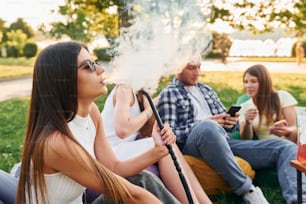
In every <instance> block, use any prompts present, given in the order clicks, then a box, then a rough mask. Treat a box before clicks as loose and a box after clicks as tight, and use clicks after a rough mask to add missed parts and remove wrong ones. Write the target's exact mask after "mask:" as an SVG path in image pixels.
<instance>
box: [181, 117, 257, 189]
mask: <svg viewBox="0 0 306 204" xmlns="http://www.w3.org/2000/svg"><path fill="white" fill-rule="evenodd" d="M226 137H227V133H226V132H225V131H224V129H223V128H222V127H221V126H220V125H218V124H217V123H216V122H215V121H212V120H205V121H202V122H201V123H199V124H197V125H195V127H193V129H192V130H191V132H190V133H189V135H188V137H187V140H186V144H185V146H184V148H183V154H188V155H192V156H195V157H198V158H202V159H204V160H205V161H206V162H207V163H208V164H209V165H210V166H211V167H212V168H213V169H215V170H216V171H217V172H218V173H219V174H220V175H221V176H222V177H223V178H224V180H225V181H227V182H228V184H229V185H230V186H231V188H232V189H233V191H234V193H235V194H237V195H243V194H245V193H246V192H248V191H249V190H250V188H251V186H252V181H251V179H250V178H249V177H247V176H245V175H244V173H243V171H242V170H241V168H240V167H239V165H238V163H237V162H236V160H235V158H234V155H233V153H232V151H231V149H230V147H229V145H228V143H227V140H226Z"/></svg>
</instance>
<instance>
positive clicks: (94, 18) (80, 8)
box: [40, 0, 118, 43]
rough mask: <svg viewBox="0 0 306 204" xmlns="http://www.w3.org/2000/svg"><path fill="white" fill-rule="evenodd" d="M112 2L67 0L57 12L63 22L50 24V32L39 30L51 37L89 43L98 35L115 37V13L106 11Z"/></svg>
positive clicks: (116, 25) (116, 21) (116, 27)
mask: <svg viewBox="0 0 306 204" xmlns="http://www.w3.org/2000/svg"><path fill="white" fill-rule="evenodd" d="M110 6H113V4H112V1H96V0H89V1H83V0H69V1H68V0H67V1H66V4H65V5H64V6H59V10H58V11H57V12H58V13H59V14H60V15H62V16H64V17H65V18H66V20H65V21H61V22H53V23H51V26H52V28H51V30H48V29H47V28H46V27H43V26H41V27H40V30H41V31H43V32H44V33H48V34H50V35H51V36H52V37H55V38H61V37H63V36H65V35H66V36H69V37H70V38H71V39H74V40H79V41H83V42H86V43H88V42H91V41H92V40H93V39H94V38H95V37H96V36H97V35H98V34H104V35H106V36H111V37H115V36H117V35H118V19H117V13H111V12H110V11H109V10H108V9H109V7H110Z"/></svg>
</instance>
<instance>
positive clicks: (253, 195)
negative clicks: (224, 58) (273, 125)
mask: <svg viewBox="0 0 306 204" xmlns="http://www.w3.org/2000/svg"><path fill="white" fill-rule="evenodd" d="M200 66H201V59H200V58H197V59H196V60H195V59H191V60H190V61H189V62H188V63H187V64H185V66H184V67H183V69H182V70H180V73H178V74H177V75H176V77H174V79H173V81H172V83H171V84H170V85H169V86H168V87H166V88H165V89H164V90H162V92H161V94H160V98H159V102H158V111H159V114H160V117H161V119H162V121H163V122H165V123H168V124H169V125H170V126H171V127H172V129H173V131H174V133H175V134H176V136H177V144H178V146H179V147H180V149H181V150H182V152H183V154H188V155H192V156H195V157H198V158H202V159H204V160H205V161H206V162H207V163H208V164H209V165H210V166H211V167H212V168H214V169H215V170H216V171H217V172H218V173H219V174H220V175H221V176H222V177H223V178H224V180H226V181H227V182H228V184H229V185H230V186H231V188H232V189H233V192H234V193H235V194H237V195H239V196H242V197H243V199H244V201H246V203H254V204H258V203H261V204H263V203H268V201H267V200H266V199H265V197H264V195H263V193H262V191H261V190H260V188H259V187H255V186H254V185H253V184H252V181H251V180H250V178H249V177H247V176H246V175H245V174H244V173H243V171H242V170H241V169H240V167H239V165H238V164H237V162H236V160H235V159H234V155H236V156H239V157H241V158H243V159H245V160H247V161H248V162H249V163H250V164H251V166H252V167H253V168H254V169H256V170H257V169H262V168H271V167H272V168H276V169H277V172H278V177H279V178H281V179H279V181H280V185H281V188H282V193H283V197H284V199H285V200H286V202H287V203H288V204H291V203H294V202H295V201H296V198H297V195H296V193H297V192H296V171H295V170H294V168H292V167H291V166H290V164H289V162H290V160H292V159H295V158H296V152H297V145H296V144H294V143H292V142H289V141H286V140H278V139H274V140H237V139H231V138H230V137H229V136H228V132H230V131H232V130H234V129H235V128H236V126H237V121H238V117H239V113H237V114H236V115H235V117H231V116H230V115H229V114H227V113H226V109H225V107H224V105H223V104H222V102H221V101H220V99H219V98H218V96H217V94H216V93H215V91H214V90H213V89H212V88H211V87H209V86H208V85H205V84H201V83H198V78H199V75H200V72H201V70H200ZM203 173H205V172H203ZM305 185H306V184H305ZM304 194H305V193H304ZM305 195H306V194H305ZM304 200H306V197H304Z"/></svg>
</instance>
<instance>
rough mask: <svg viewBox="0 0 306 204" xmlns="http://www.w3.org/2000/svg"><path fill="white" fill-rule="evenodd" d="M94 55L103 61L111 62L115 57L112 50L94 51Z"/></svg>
mask: <svg viewBox="0 0 306 204" xmlns="http://www.w3.org/2000/svg"><path fill="white" fill-rule="evenodd" d="M94 53H95V55H96V56H97V58H98V59H99V60H101V61H110V60H111V59H112V58H113V57H114V54H113V52H112V49H111V48H97V49H94Z"/></svg>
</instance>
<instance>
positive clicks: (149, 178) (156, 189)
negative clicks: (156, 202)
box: [127, 170, 180, 204]
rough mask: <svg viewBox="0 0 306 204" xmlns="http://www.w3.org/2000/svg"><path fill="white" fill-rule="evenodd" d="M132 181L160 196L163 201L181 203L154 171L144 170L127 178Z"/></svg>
mask: <svg viewBox="0 0 306 204" xmlns="http://www.w3.org/2000/svg"><path fill="white" fill-rule="evenodd" d="M127 180H128V181H130V182H131V183H133V184H135V185H137V186H141V187H143V188H145V189H147V190H148V191H150V192H151V193H152V194H154V195H155V196H156V197H157V198H159V199H160V200H161V201H162V202H163V203H170V204H171V203H173V204H175V203H176V204H177V203H180V202H179V201H178V200H177V199H176V198H175V197H174V196H173V195H172V194H171V193H170V192H169V191H168V189H167V188H166V187H165V185H164V184H163V182H162V181H161V180H160V179H159V178H158V177H157V176H156V175H154V174H153V173H151V172H149V171H146V170H144V171H142V172H140V173H139V174H137V175H136V176H131V177H128V178H127Z"/></svg>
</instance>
